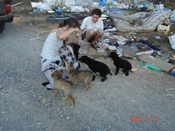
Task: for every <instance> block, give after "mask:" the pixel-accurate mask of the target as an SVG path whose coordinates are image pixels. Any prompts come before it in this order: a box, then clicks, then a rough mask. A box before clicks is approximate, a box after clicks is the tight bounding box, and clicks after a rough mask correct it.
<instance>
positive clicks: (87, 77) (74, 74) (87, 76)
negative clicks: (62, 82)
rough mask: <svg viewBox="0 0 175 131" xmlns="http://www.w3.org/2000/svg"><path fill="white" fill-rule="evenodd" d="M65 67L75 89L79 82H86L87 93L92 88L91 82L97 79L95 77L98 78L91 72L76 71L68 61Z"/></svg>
mask: <svg viewBox="0 0 175 131" xmlns="http://www.w3.org/2000/svg"><path fill="white" fill-rule="evenodd" d="M65 65H66V70H67V72H68V74H69V77H70V79H71V81H72V83H73V85H74V86H73V87H74V88H75V86H76V84H77V82H78V81H79V80H84V82H85V85H86V88H85V89H84V91H86V90H88V88H89V87H90V84H91V81H93V80H94V79H95V76H98V75H96V74H95V73H94V72H92V71H89V70H75V69H74V67H73V65H72V64H71V63H69V62H68V61H65ZM99 77H100V76H99Z"/></svg>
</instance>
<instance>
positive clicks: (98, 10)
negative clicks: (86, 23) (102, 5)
mask: <svg viewBox="0 0 175 131" xmlns="http://www.w3.org/2000/svg"><path fill="white" fill-rule="evenodd" d="M93 14H96V15H99V17H101V14H102V12H101V10H100V9H98V8H95V9H93V10H92V15H93Z"/></svg>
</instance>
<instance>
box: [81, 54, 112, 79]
mask: <svg viewBox="0 0 175 131" xmlns="http://www.w3.org/2000/svg"><path fill="white" fill-rule="evenodd" d="M79 61H80V62H83V63H85V64H87V65H88V67H89V68H90V69H91V70H92V71H93V72H95V73H96V72H99V73H100V76H102V77H104V79H101V81H105V80H106V79H107V77H106V75H107V74H110V75H112V74H111V72H110V69H109V68H108V66H107V65H106V64H104V63H102V62H100V61H96V60H94V59H92V58H90V57H88V56H82V57H81V58H79Z"/></svg>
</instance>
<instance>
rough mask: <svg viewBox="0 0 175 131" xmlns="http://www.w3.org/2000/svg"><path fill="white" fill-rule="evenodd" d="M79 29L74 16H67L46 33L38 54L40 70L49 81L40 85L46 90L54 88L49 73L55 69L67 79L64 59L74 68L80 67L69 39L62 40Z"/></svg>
mask: <svg viewBox="0 0 175 131" xmlns="http://www.w3.org/2000/svg"><path fill="white" fill-rule="evenodd" d="M79 29H80V26H79V23H78V21H77V20H76V19H74V18H68V19H66V20H64V21H63V23H61V24H60V25H59V27H58V28H57V29H56V30H53V31H52V32H51V33H50V34H49V35H48V37H47V39H46V41H45V43H44V46H43V49H42V51H41V54H40V55H41V71H42V72H44V75H45V76H46V78H47V79H48V80H49V82H45V83H42V85H43V86H45V87H46V88H47V89H48V90H49V89H53V88H54V79H53V77H52V76H51V74H52V72H54V71H55V70H59V71H61V72H62V73H63V76H62V77H63V78H64V79H69V77H68V73H67V72H66V68H65V64H64V61H65V60H68V61H69V62H71V63H72V64H73V65H74V68H75V69H79V68H80V64H79V63H78V62H77V61H76V58H75V55H74V52H73V49H72V46H71V45H70V41H67V42H64V41H65V40H67V38H68V36H69V35H71V34H72V33H73V32H77V33H79Z"/></svg>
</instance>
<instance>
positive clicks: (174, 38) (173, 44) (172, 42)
mask: <svg viewBox="0 0 175 131" xmlns="http://www.w3.org/2000/svg"><path fill="white" fill-rule="evenodd" d="M168 39H169V42H170V45H171V48H172V49H175V35H171V36H169V37H168Z"/></svg>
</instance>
